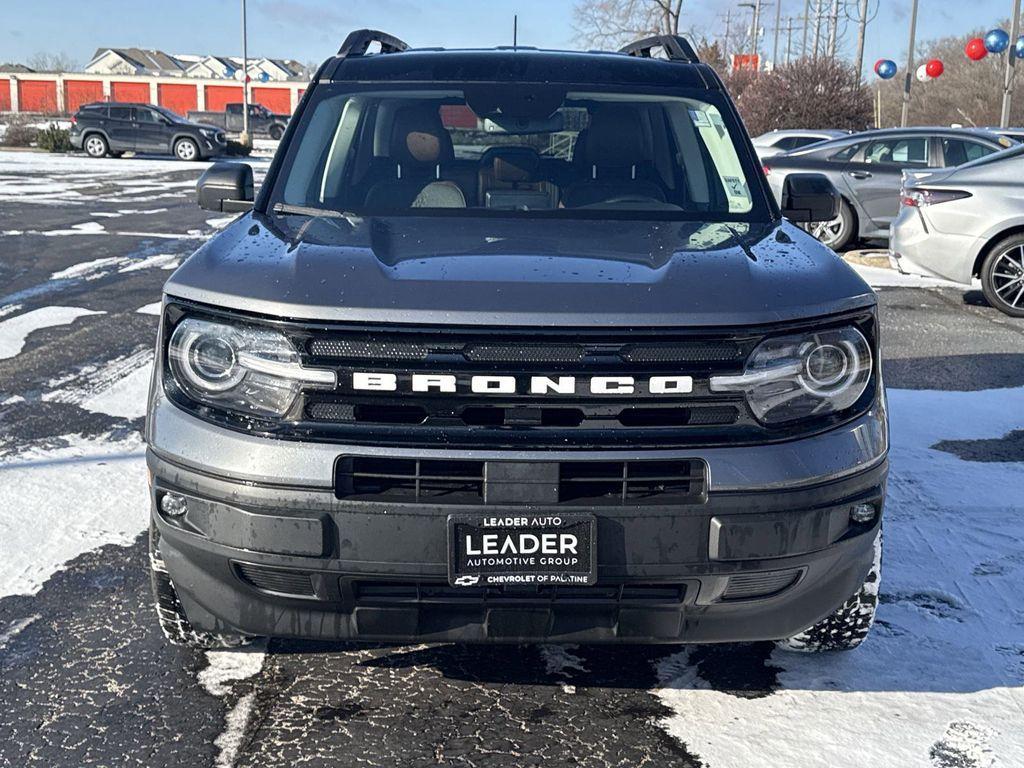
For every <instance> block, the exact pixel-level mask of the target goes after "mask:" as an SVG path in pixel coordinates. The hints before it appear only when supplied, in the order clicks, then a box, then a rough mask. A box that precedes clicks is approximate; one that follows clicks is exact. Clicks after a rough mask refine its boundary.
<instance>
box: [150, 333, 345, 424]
mask: <svg viewBox="0 0 1024 768" xmlns="http://www.w3.org/2000/svg"><path fill="white" fill-rule="evenodd" d="M167 359H168V363H169V367H170V371H171V374H172V375H173V377H174V382H175V383H176V384H177V385H178V386H179V387H180V388H181V390H182V391H183V392H184V393H185V394H186V395H188V396H189V397H190V398H192V399H193V400H195V401H197V402H200V403H203V404H205V405H210V406H214V407H219V408H226V409H229V410H233V411H239V412H241V413H246V414H250V415H253V416H277V417H280V416H284V415H285V414H286V413H287V412H288V410H289V409H290V408H291V407H292V404H293V403H294V402H295V397H296V395H298V393H299V390H300V389H302V387H303V386H307V387H308V386H311V387H334V386H335V384H336V383H337V377H336V375H335V373H334V371H329V370H325V369H322V368H306V367H304V366H303V365H302V362H301V360H300V359H299V354H298V352H297V351H296V350H295V348H294V347H293V346H292V344H291V342H289V341H288V339H287V338H285V337H284V336H283V335H282V334H280V333H278V332H277V331H273V330H269V329H264V328H253V327H249V326H233V325H228V324H226V323H215V322H210V321H207V320H198V319H196V318H186V319H185V320H183V321H181V322H180V323H179V324H178V326H177V327H176V328H175V329H174V333H173V334H171V342H170V345H169V347H168V350H167Z"/></svg>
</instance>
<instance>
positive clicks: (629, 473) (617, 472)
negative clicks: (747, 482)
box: [559, 460, 704, 504]
mask: <svg viewBox="0 0 1024 768" xmlns="http://www.w3.org/2000/svg"><path fill="white" fill-rule="evenodd" d="M703 494H704V466H703V463H702V462H699V461H688V460H682V461H678V460H673V461H563V462H562V464H561V467H560V472H559V501H562V502H572V501H579V502H583V501H588V502H595V501H600V500H604V501H606V502H614V501H615V500H618V501H619V502H620V503H622V504H627V503H630V502H644V501H651V500H656V502H657V503H667V502H670V501H675V500H678V501H690V502H696V501H698V500H702V499H703Z"/></svg>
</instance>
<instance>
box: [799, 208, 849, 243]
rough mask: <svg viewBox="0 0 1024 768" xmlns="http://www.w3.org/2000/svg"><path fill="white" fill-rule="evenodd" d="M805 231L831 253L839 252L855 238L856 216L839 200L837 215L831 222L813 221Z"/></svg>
mask: <svg viewBox="0 0 1024 768" xmlns="http://www.w3.org/2000/svg"><path fill="white" fill-rule="evenodd" d="M807 231H808V232H810V233H811V234H812V235H814V236H815V237H816V238H818V240H820V241H821V242H822V243H823V244H824V245H827V246H828V247H829V248H831V249H832V250H833V251H838V250H841V249H842V248H845V247H846V246H847V245H849V244H850V243H852V242H853V241H854V240H855V239H856V237H857V216H856V214H854V212H853V208H851V207H850V204H849V203H848V202H846V200H845V199H842V198H841V199H840V200H839V215H838V216H836V217H835V218H834V219H832V220H831V221H815V222H811V223H810V224H808V225H807Z"/></svg>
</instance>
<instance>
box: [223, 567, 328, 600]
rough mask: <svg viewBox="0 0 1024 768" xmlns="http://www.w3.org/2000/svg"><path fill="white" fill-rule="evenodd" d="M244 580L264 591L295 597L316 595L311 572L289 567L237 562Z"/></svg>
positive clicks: (238, 570)
mask: <svg viewBox="0 0 1024 768" xmlns="http://www.w3.org/2000/svg"><path fill="white" fill-rule="evenodd" d="M235 569H236V572H237V573H238V575H239V576H240V577H241V578H242V580H243V581H245V582H247V583H248V584H250V585H251V586H253V587H256V589H259V590H261V591H263V592H272V593H273V594H276V595H290V596H294V597H316V592H315V591H314V590H313V582H312V580H311V579H310V577H309V574H308V573H306V572H304V571H295V570H291V569H288V568H267V567H266V566H263V565H253V564H252V563H235Z"/></svg>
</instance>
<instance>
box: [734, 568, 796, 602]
mask: <svg viewBox="0 0 1024 768" xmlns="http://www.w3.org/2000/svg"><path fill="white" fill-rule="evenodd" d="M799 576H800V571H799V569H797V568H790V569H789V570H785V571H766V572H764V573H742V574H738V575H736V576H730V577H729V584H728V586H727V587H726V588H725V592H723V593H722V597H721V599H722V600H753V599H755V598H758V597H768V596H769V595H774V594H776V593H778V592H781V591H782V590H784V589H787V588H788V587H791V586H793V584H795V583H796V580H797V578H798V577H799Z"/></svg>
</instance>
